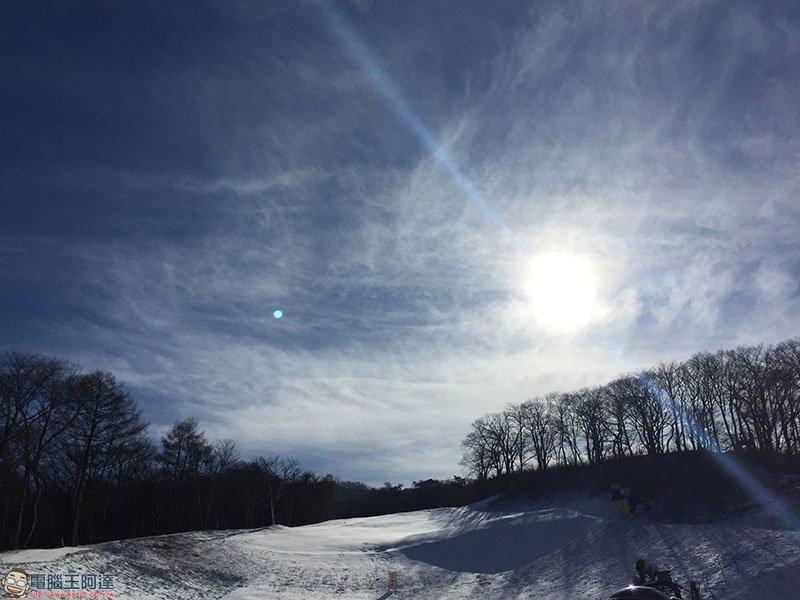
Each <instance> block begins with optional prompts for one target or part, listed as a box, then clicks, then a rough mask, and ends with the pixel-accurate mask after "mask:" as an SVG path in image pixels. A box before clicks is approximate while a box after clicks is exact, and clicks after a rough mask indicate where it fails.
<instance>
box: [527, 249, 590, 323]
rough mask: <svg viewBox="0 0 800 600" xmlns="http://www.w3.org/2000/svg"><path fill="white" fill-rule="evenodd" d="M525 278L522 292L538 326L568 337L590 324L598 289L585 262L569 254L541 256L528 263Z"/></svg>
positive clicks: (588, 264) (588, 265) (587, 263)
mask: <svg viewBox="0 0 800 600" xmlns="http://www.w3.org/2000/svg"><path fill="white" fill-rule="evenodd" d="M526 275H527V277H526V280H525V289H526V291H527V292H528V294H529V295H530V297H531V301H532V308H533V313H534V317H535V318H536V321H537V322H538V323H539V324H540V325H541V326H544V327H545V328H547V329H550V330H551V331H555V332H558V333H570V332H575V331H577V330H579V329H581V328H583V327H585V326H586V325H588V324H589V322H590V321H591V320H592V318H593V316H594V314H595V304H596V299H597V289H596V287H597V286H596V278H595V276H594V273H593V272H592V267H591V264H590V263H589V262H588V261H587V260H584V259H582V258H580V257H578V256H575V255H573V254H568V253H549V254H541V255H539V256H536V257H534V258H533V259H532V260H531V263H530V267H529V269H528V273H527V274H526Z"/></svg>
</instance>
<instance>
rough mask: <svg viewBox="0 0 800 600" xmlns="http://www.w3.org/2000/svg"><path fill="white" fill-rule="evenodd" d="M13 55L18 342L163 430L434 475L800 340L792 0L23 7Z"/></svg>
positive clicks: (4, 271) (13, 339)
mask: <svg viewBox="0 0 800 600" xmlns="http://www.w3.org/2000/svg"><path fill="white" fill-rule="evenodd" d="M0 75H2V80H3V82H4V83H3V86H2V89H0V103H1V104H0V107H1V108H2V111H1V112H2V117H1V118H0V139H2V142H0V175H1V176H0V351H2V350H9V349H16V350H23V351H33V352H40V353H43V354H47V355H55V356H59V357H63V358H66V359H68V360H70V361H73V362H74V363H75V364H77V365H78V366H79V367H80V368H81V369H83V370H85V371H91V370H96V369H101V370H107V371H111V372H113V373H114V374H115V375H116V377H117V378H118V380H120V381H121V382H123V383H124V385H125V386H126V387H127V389H129V390H130V391H131V395H132V396H133V397H134V399H135V400H136V401H137V403H138V404H139V406H140V408H141V411H142V415H143V418H144V419H145V420H146V421H148V422H149V423H150V424H151V427H150V431H151V433H152V435H153V437H154V439H156V440H157V439H158V437H159V436H160V435H162V434H163V433H164V432H165V431H166V430H167V429H168V428H169V427H170V426H171V425H172V423H174V422H175V421H176V420H178V419H183V418H187V417H193V418H195V419H197V420H198V421H199V424H200V428H201V429H202V430H204V431H205V433H206V436H207V437H208V438H210V439H212V440H214V439H225V438H230V439H233V440H235V441H236V443H237V446H238V447H239V451H240V454H241V455H242V457H243V458H249V457H251V456H254V455H274V454H282V455H293V456H296V457H297V458H298V459H299V461H300V463H301V464H302V465H303V466H304V467H305V468H308V469H311V470H314V471H315V472H318V473H320V474H322V473H332V474H334V475H336V476H338V477H341V478H342V479H352V480H360V481H364V482H367V483H369V484H371V485H380V484H382V482H384V481H391V482H394V483H397V482H400V483H404V484H405V485H409V484H410V483H411V482H412V481H415V480H420V479H426V478H429V477H435V478H446V477H451V476H452V475H454V474H458V475H463V474H464V473H463V471H462V468H461V467H460V466H459V464H458V461H459V459H460V457H461V448H460V442H461V440H462V439H463V438H464V436H465V435H466V434H467V432H468V431H469V427H470V423H471V422H472V421H473V420H475V419H476V418H478V417H480V416H482V415H483V414H485V413H487V412H496V411H499V410H502V409H503V408H504V407H505V406H506V405H507V404H508V403H517V402H522V401H524V400H526V399H529V398H532V397H537V396H542V395H544V394H546V393H548V392H555V391H574V390H577V389H580V388H582V387H585V386H592V385H602V384H604V383H606V382H608V381H610V380H612V379H613V378H615V377H616V376H617V375H619V374H621V373H624V372H629V371H631V370H635V369H642V368H647V367H650V366H654V365H655V364H657V363H658V362H660V361H669V360H684V359H687V358H689V357H690V356H691V355H692V354H694V353H696V352H700V351H715V350H717V349H720V348H733V347H736V346H739V345H747V344H759V343H765V344H771V343H776V342H779V341H781V340H784V339H787V338H789V337H794V336H797V335H798V334H800V327H799V325H800V285H799V283H798V282H799V281H800V235H799V234H800V196H799V194H800V175H798V173H800V170H799V169H798V162H799V159H800V111H798V110H797V106H798V103H800V7H798V6H797V4H796V3H792V2H764V3H751V2H660V3H659V2H647V3H643V2H603V3H599V2H585V3H570V2H510V1H498V2H491V3H488V2H473V1H455V0H452V1H444V0H434V1H432V2H428V1H411V2H399V1H387V2H371V1H368V0H361V1H348V2H344V1H340V2H328V1H325V0H318V1H297V2H280V1H275V2H273V1H270V2H263V3H262V2H225V3H220V2H212V1H208V2H203V1H200V0H198V1H193V2H168V3H164V2H149V1H142V2H119V3H117V2H114V3H78V2H9V3H4V4H3V6H2V7H1V8H0ZM275 311H281V313H276V312H275ZM276 314H281V316H280V318H278V317H276Z"/></svg>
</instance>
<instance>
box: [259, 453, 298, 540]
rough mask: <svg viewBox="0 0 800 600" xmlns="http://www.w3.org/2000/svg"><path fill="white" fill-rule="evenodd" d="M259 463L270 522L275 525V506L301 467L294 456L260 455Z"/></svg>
mask: <svg viewBox="0 0 800 600" xmlns="http://www.w3.org/2000/svg"><path fill="white" fill-rule="evenodd" d="M257 463H258V466H259V468H260V469H261V472H262V474H263V476H264V480H265V483H266V488H267V500H268V502H269V516H270V522H271V524H272V525H275V524H276V520H275V508H276V507H277V506H278V502H279V501H280V499H281V498H283V497H284V494H285V493H286V489H287V488H288V486H289V485H290V484H291V483H293V482H294V481H295V480H296V479H297V477H298V476H299V475H300V467H299V466H298V462H297V459H296V458H294V457H281V456H273V457H271V458H263V457H259V458H258V460H257Z"/></svg>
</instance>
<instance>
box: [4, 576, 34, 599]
mask: <svg viewBox="0 0 800 600" xmlns="http://www.w3.org/2000/svg"><path fill="white" fill-rule="evenodd" d="M2 583H3V589H4V590H5V591H6V594H9V595H11V596H12V597H13V598H24V597H25V596H27V595H28V590H29V589H31V584H30V582H29V581H28V574H27V573H26V572H25V571H22V570H20V569H12V570H11V571H9V572H8V575H6V576H5V577H3V582H2Z"/></svg>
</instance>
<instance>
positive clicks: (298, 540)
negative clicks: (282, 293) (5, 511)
mask: <svg viewBox="0 0 800 600" xmlns="http://www.w3.org/2000/svg"><path fill="white" fill-rule="evenodd" d="M640 556H641V557H645V558H647V559H649V560H652V561H654V562H655V563H656V564H658V565H659V566H660V567H661V568H670V569H672V571H673V574H674V576H675V578H676V579H677V580H678V581H679V582H681V583H684V584H687V583H688V580H689V579H695V580H697V581H698V582H699V583H700V586H701V590H702V591H703V594H704V595H703V598H715V599H717V600H723V599H724V600H752V598H756V597H764V596H765V593H767V592H769V593H767V594H766V595H767V596H768V597H771V598H772V597H774V598H790V597H793V596H794V595H796V590H797V589H800V532H798V531H790V530H786V529H781V528H780V527H778V526H777V525H775V524H774V523H772V522H771V520H770V519H769V518H767V517H766V516H765V515H764V514H762V513H761V512H760V511H759V510H757V509H752V510H748V511H745V512H743V513H742V514H738V515H736V516H732V517H728V518H724V519H721V520H718V521H713V522H705V523H665V522H660V521H656V520H653V519H651V518H650V517H648V516H646V515H633V516H631V517H627V518H621V517H619V516H618V514H617V513H616V511H615V508H614V505H613V504H611V503H610V502H609V501H608V500H607V499H606V498H605V497H601V496H585V497H582V498H549V499H539V500H535V501H531V500H523V499H521V498H518V499H508V498H505V499H498V498H492V499H488V500H485V501H483V502H479V503H476V504H472V505H470V506H467V507H461V508H439V509H431V510H421V511H415V512H407V513H400V514H393V515H384V516H379V517H366V518H353V519H342V520H334V521H328V522H325V523H320V524H316V525H309V526H305V527H297V528H287V527H280V526H276V527H269V528H264V529H257V530H239V531H216V532H195V533H184V534H175V535H168V536H158V537H151V538H141V539H134V540H123V541H116V542H108V543H104V544H98V545H95V546H88V547H81V548H63V549H57V550H26V551H13V552H6V553H3V554H2V555H0V559H1V560H2V564H3V568H5V569H10V568H11V567H12V566H19V567H21V568H24V569H26V570H28V572H29V573H30V574H32V575H33V574H41V575H45V576H47V575H48V574H50V575H58V574H61V575H62V581H67V580H68V579H67V578H68V577H69V576H70V575H72V577H73V578H72V579H71V580H69V581H73V582H75V581H78V579H77V578H78V577H79V576H82V575H97V576H98V577H99V576H102V575H107V576H108V575H110V576H111V578H107V580H106V582H107V583H111V584H112V587H111V588H109V589H108V590H106V591H110V592H113V593H114V597H120V598H136V599H138V598H142V599H144V598H154V597H158V598H175V599H178V598H181V599H186V598H226V599H230V600H233V599H239V600H246V599H253V600H255V599H256V598H259V599H261V598H275V599H287V600H288V599H292V600H299V599H301V598H302V599H304V600H317V599H322V598H347V599H353V600H358V599H364V600H366V599H370V600H374V599H377V598H383V599H384V600H385V599H386V598H389V597H390V596H391V597H392V598H398V599H399V598H415V599H444V600H451V599H452V600H455V599H467V598H481V599H485V598H497V599H505V598H537V599H543V598H548V599H550V598H551V599H554V600H555V599H562V598H564V599H566V598H569V599H576V600H579V599H586V600H589V599H592V600H597V599H598V598H605V597H607V596H608V594H609V593H610V592H612V591H613V590H614V589H616V588H619V587H621V586H622V585H624V584H626V583H627V582H628V581H629V580H630V577H631V575H632V574H633V562H634V561H635V559H636V558H637V557H640ZM70 570H72V571H73V573H70ZM390 571H394V572H396V574H397V575H396V576H397V591H396V592H394V593H393V594H391V595H389V594H388V591H387V589H388V580H389V572H390ZM44 580H45V579H42V578H39V580H38V581H39V582H42V581H44ZM40 591H42V592H43V594H44V597H46V594H47V590H40ZM52 591H56V590H52ZM64 591H66V590H64ZM74 591H79V590H74ZM80 591H84V592H87V593H88V592H89V591H90V590H89V589H83V590H80ZM93 591H94V590H93Z"/></svg>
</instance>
